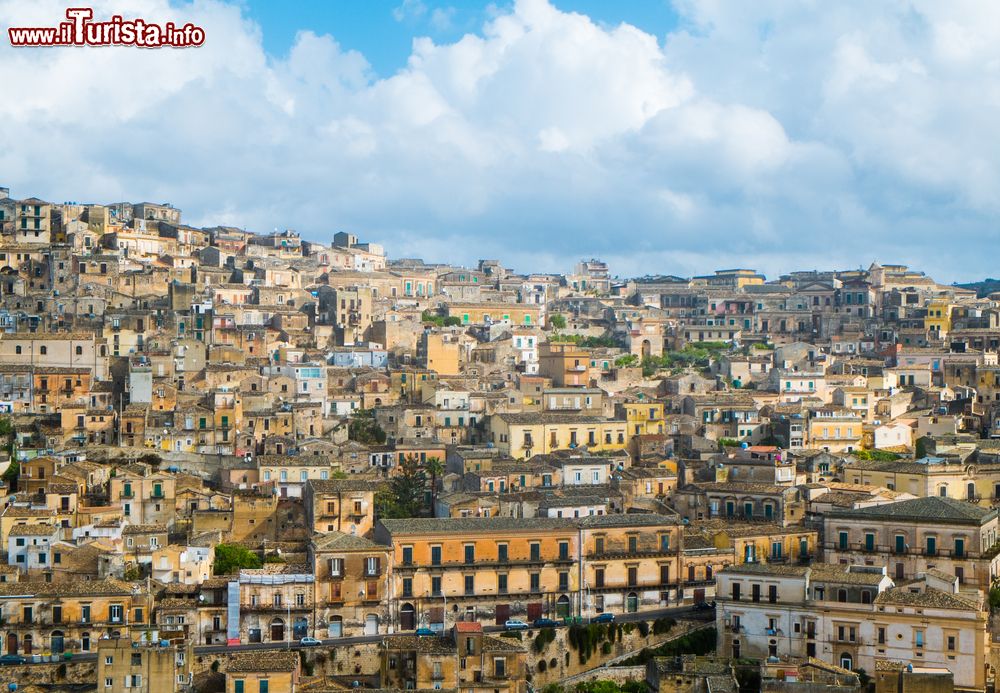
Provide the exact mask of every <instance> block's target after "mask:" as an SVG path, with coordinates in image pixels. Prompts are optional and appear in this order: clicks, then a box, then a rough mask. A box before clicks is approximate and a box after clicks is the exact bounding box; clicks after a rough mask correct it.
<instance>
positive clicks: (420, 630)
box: [417, 628, 437, 636]
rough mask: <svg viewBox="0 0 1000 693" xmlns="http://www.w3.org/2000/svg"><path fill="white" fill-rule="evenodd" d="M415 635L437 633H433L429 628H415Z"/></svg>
mask: <svg viewBox="0 0 1000 693" xmlns="http://www.w3.org/2000/svg"><path fill="white" fill-rule="evenodd" d="M417 635H418V636H422V635H437V633H435V632H434V631H432V630H431V629H430V628H417Z"/></svg>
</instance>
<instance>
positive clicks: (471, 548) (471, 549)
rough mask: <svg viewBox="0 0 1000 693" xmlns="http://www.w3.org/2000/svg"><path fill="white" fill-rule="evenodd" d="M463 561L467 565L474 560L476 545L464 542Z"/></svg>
mask: <svg viewBox="0 0 1000 693" xmlns="http://www.w3.org/2000/svg"><path fill="white" fill-rule="evenodd" d="M465 562H466V563H467V564H469V565H471V564H473V563H475V562H476V545H475V544H466V545H465Z"/></svg>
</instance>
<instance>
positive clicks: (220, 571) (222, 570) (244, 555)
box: [212, 544, 264, 575]
mask: <svg viewBox="0 0 1000 693" xmlns="http://www.w3.org/2000/svg"><path fill="white" fill-rule="evenodd" d="M263 565H264V563H263V561H261V560H260V556H258V555H257V554H255V553H254V552H253V551H251V550H250V549H248V548H247V547H245V546H240V545H239V544H217V545H216V547H215V565H213V566H212V570H213V571H214V572H215V574H216V575H229V574H231V573H235V572H237V571H238V570H239V569H240V568H250V569H253V568H260V567H261V566H263Z"/></svg>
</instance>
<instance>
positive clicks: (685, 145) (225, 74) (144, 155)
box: [0, 0, 1000, 282]
mask: <svg viewBox="0 0 1000 693" xmlns="http://www.w3.org/2000/svg"><path fill="white" fill-rule="evenodd" d="M66 6H67V5H66V4H65V3H59V2H54V1H53V0H37V1H34V0H33V1H31V2H28V1H26V0H20V1H15V0H0V29H4V30H5V29H6V28H7V27H9V26H47V25H55V24H56V23H57V22H58V21H60V20H61V19H62V18H63V16H64V11H65V8H66ZM93 7H94V9H95V15H96V16H97V17H104V18H106V17H108V16H110V15H112V14H115V13H118V14H121V15H123V16H125V17H127V18H135V17H140V18H143V19H146V20H149V21H158V22H165V21H168V20H172V21H174V22H176V23H181V24H183V23H184V22H188V21H190V22H193V23H195V24H197V25H199V26H202V27H203V28H204V29H205V31H206V36H207V39H206V42H205V45H203V46H201V47H199V48H191V49H183V50H178V49H157V50H151V49H137V48H124V47H122V48H13V47H11V46H10V45H9V43H8V42H7V41H6V37H5V36H4V38H3V39H2V40H0V75H2V76H3V81H4V87H5V89H4V94H5V96H4V98H3V99H0V186H8V187H10V188H11V195H12V196H14V197H28V196H32V195H34V196H38V197H42V198H44V199H48V200H51V201H55V202H61V201H67V200H74V201H86V202H103V203H107V202H114V201H119V200H124V199H127V200H131V201H143V200H148V201H156V202H172V203H173V204H175V205H176V206H178V207H180V208H181V209H182V210H183V211H184V220H185V221H186V222H188V223H191V224H194V225H199V226H201V225H215V224H230V225H235V226H240V227H243V228H247V229H249V230H252V231H257V232H267V231H271V230H273V229H275V228H279V229H285V228H291V229H295V230H297V231H299V232H300V233H301V234H302V236H303V237H304V238H308V239H311V240H317V241H324V242H325V241H330V240H331V239H332V237H333V234H334V233H335V232H337V231H341V230H344V231H349V232H352V233H355V234H356V235H358V236H359V237H360V238H362V239H364V240H367V241H372V242H378V243H382V244H384V246H385V247H386V249H387V251H388V253H389V255H390V256H391V257H423V258H425V259H426V260H428V261H436V262H455V263H464V264H474V263H475V262H476V260H478V259H479V258H496V259H500V260H502V261H503V262H504V263H505V264H506V265H507V266H510V267H513V268H514V269H516V270H518V271H563V272H565V271H570V270H571V269H572V266H573V264H574V263H575V262H576V261H577V260H579V259H581V258H585V257H586V258H589V257H600V258H602V259H604V260H606V261H608V262H609V263H610V265H611V269H612V272H613V273H614V274H617V275H619V276H636V275H641V274H647V273H652V274H659V273H662V274H679V275H687V276H689V275H692V274H703V273H707V272H710V271H712V270H713V269H720V268H724V267H749V268H755V269H758V270H760V271H763V272H765V273H766V274H768V275H769V276H772V277H774V276H777V275H778V274H780V273H783V272H788V271H791V270H796V269H835V268H840V269H848V268H856V267H858V266H867V265H868V264H870V262H872V261H873V260H877V261H879V262H882V263H905V264H909V265H911V266H913V267H917V268H919V269H922V270H924V271H926V272H927V273H928V274H931V275H932V276H934V277H935V278H937V279H938V280H940V281H947V282H950V281H970V280H977V279H981V278H983V277H986V276H996V275H997V270H996V269H995V265H996V262H995V260H994V255H995V254H996V249H997V248H1000V231H998V227H997V223H996V219H997V217H998V211H1000V138H997V137H996V136H995V135H994V130H995V128H996V123H998V122H1000V79H998V76H1000V74H998V73H1000V4H997V3H994V2H991V1H988V0H983V1H981V2H970V1H968V0H956V1H955V2H949V3H941V2H938V1H937V0H907V1H904V0H886V2H882V3H870V2H864V1H860V0H858V1H852V0H844V1H843V2H837V3H830V2H826V1H824V0H799V1H798V2H788V1H786V0H781V1H779V0H760V1H758V2H753V3H748V2H743V1H742V0H698V1H695V0H673V2H670V1H668V0H641V1H630V0H619V2H614V3H611V2H603V1H601V0H552V1H549V0H512V1H508V2H494V3H483V2H472V1H471V0H453V1H451V2H449V1H448V0H442V1H438V0H386V1H382V0H327V1H325V2H315V3H309V2H297V3H277V2H270V1H267V0H232V1H231V2H227V1H224V0H194V1H193V2H169V0H95V1H94V3H93ZM3 33H4V34H6V31H4V32H3Z"/></svg>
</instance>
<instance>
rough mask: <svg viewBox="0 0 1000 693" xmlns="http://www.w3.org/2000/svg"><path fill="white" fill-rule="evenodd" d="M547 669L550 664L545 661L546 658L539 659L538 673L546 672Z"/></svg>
mask: <svg viewBox="0 0 1000 693" xmlns="http://www.w3.org/2000/svg"><path fill="white" fill-rule="evenodd" d="M546 669H548V665H547V664H546V663H545V660H544V659H540V660H538V673H539V674H544V673H545V670H546Z"/></svg>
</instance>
